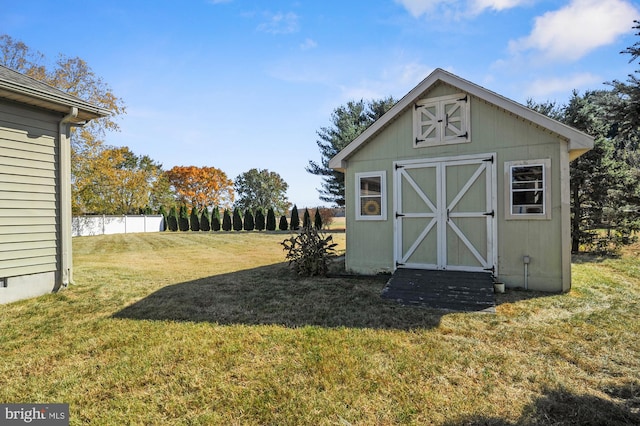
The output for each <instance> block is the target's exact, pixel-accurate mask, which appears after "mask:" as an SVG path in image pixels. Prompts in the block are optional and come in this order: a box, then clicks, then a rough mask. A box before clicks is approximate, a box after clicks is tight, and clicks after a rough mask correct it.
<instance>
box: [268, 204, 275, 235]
mask: <svg viewBox="0 0 640 426" xmlns="http://www.w3.org/2000/svg"><path fill="white" fill-rule="evenodd" d="M275 230H276V214H275V212H274V211H273V207H269V210H268V211H267V231H275Z"/></svg>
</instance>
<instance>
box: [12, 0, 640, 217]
mask: <svg viewBox="0 0 640 426" xmlns="http://www.w3.org/2000/svg"><path fill="white" fill-rule="evenodd" d="M0 10H1V12H0V33H5V34H9V35H10V36H12V37H14V38H15V39H18V40H22V41H24V42H25V43H26V44H27V45H28V46H30V47H31V48H32V49H35V50H39V51H40V52H42V53H43V54H45V55H46V56H47V58H48V59H49V60H51V61H53V60H55V58H56V56H57V55H58V54H59V53H62V54H64V55H66V56H70V57H75V56H79V57H81V58H83V59H85V60H86V61H87V62H88V63H89V65H90V66H91V67H92V68H93V70H94V71H95V72H96V74H97V75H99V76H101V77H102V78H103V79H104V80H105V81H106V82H107V83H108V84H109V85H110V86H111V87H112V89H113V90H114V92H115V93H116V95H118V96H119V97H121V98H123V99H124V102H125V104H126V106H127V114H126V115H124V116H122V117H121V118H120V119H119V124H120V126H121V132H119V133H111V134H108V135H107V137H106V140H105V142H106V143H107V144H110V145H115V146H128V147H129V148H131V149H132V150H133V151H134V152H135V153H136V154H146V155H149V156H150V157H151V158H153V159H154V160H156V161H158V162H160V163H162V164H163V167H164V168H165V169H169V168H171V167H173V166H175V165H185V166H186V165H195V166H213V167H217V168H219V169H222V170H223V171H224V172H225V173H226V174H227V175H228V176H229V177H230V178H232V179H233V178H235V177H236V176H238V175H239V174H240V173H242V172H245V171H247V170H249V169H251V168H260V169H269V170H271V171H275V172H277V173H279V174H280V175H281V176H282V177H283V178H284V179H285V181H286V182H287V183H288V184H289V191H288V197H289V200H290V201H291V202H293V203H296V204H297V205H298V206H299V207H300V206H310V207H311V206H315V205H318V204H322V203H321V202H320V201H319V199H318V192H317V190H316V188H319V187H320V184H321V180H320V178H319V177H316V176H313V175H310V174H309V173H307V172H306V171H305V166H306V165H307V163H308V161H309V160H316V161H317V160H319V159H320V154H319V151H318V148H317V145H316V140H317V135H316V131H317V130H319V129H320V128H321V127H325V126H328V125H330V120H331V112H332V111H333V110H334V109H335V108H336V107H338V106H340V105H343V104H345V103H346V102H347V101H349V100H359V99H378V98H382V97H385V96H388V95H392V96H394V97H395V98H398V99H399V98H401V97H402V96H404V95H405V94H406V93H407V92H408V91H409V90H411V89H412V88H413V87H414V86H415V85H417V84H418V83H419V82H420V81H421V80H422V79H423V78H425V77H426V76H427V75H428V74H429V73H430V72H431V71H433V69H434V68H436V67H439V68H443V69H446V70H448V71H450V72H453V73H454V74H457V75H459V76H460V77H463V78H465V79H467V80H470V81H472V82H474V83H477V84H479V85H481V86H483V87H486V88H487V89H490V90H493V91H495V92H497V93H499V94H501V95H503V96H506V97H508V98H511V99H513V100H515V101H518V102H521V103H524V102H526V100H527V99H528V98H532V99H534V100H536V101H546V100H554V101H557V102H559V103H560V104H562V103H564V102H566V100H567V99H568V98H569V96H570V95H571V92H572V91H573V90H574V89H577V90H579V91H581V92H584V91H585V90H590V89H600V88H603V87H605V86H604V85H603V82H605V81H611V80H613V79H618V80H624V79H626V76H627V75H628V74H629V73H632V72H633V71H634V70H635V69H636V68H637V67H636V66H635V65H634V64H629V63H628V59H629V57H628V56H625V55H621V54H619V52H620V51H621V50H623V49H625V48H626V47H628V46H630V45H632V44H633V43H635V42H636V41H638V38H637V37H635V36H634V31H633V30H632V26H633V20H634V19H640V4H638V3H637V2H632V1H629V0H570V1H565V0H546V1H545V0H369V1H364V0H352V1H348V0H340V1H338V0H322V1H321V0H316V1H311V0H307V1H304V0H301V1H280V0H272V1H258V0H180V1H178V0H171V1H170V0H154V1H142V0H138V1H136V0H127V1H124V0H111V1H104V0H103V1H97V0H78V1H77V0H57V1H49V0H22V1H15V0H0Z"/></svg>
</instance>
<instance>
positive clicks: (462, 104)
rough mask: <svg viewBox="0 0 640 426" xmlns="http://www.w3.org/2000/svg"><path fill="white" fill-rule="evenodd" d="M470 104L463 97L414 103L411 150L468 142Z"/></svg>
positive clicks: (431, 99) (445, 97)
mask: <svg viewBox="0 0 640 426" xmlns="http://www.w3.org/2000/svg"><path fill="white" fill-rule="evenodd" d="M470 112H471V111H470V100H469V96H468V95H467V94H465V93H460V94H457V95H451V96H440V97H437V98H428V99H422V100H420V101H418V102H416V104H415V106H414V114H413V136H414V139H413V140H414V142H413V146H414V148H422V147H426V146H434V145H447V144H456V143H467V142H471V129H470V121H471V120H470Z"/></svg>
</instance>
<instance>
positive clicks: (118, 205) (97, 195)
mask: <svg viewBox="0 0 640 426" xmlns="http://www.w3.org/2000/svg"><path fill="white" fill-rule="evenodd" d="M161 175H162V166H161V165H160V164H158V163H156V162H154V161H153V160H152V159H151V158H150V157H148V156H146V155H144V156H138V155H136V154H134V153H133V152H132V151H131V150H129V148H127V147H122V148H104V149H102V150H101V151H100V152H99V153H98V154H96V155H95V156H93V157H92V158H91V159H85V160H84V163H83V167H82V169H78V170H76V174H75V176H74V183H73V185H74V188H75V190H74V191H73V193H72V207H73V212H74V213H75V214H135V213H138V212H139V211H140V209H141V208H144V207H146V206H149V205H151V204H152V203H153V200H152V194H153V193H154V186H155V185H156V182H157V181H158V179H159V178H160V176H161Z"/></svg>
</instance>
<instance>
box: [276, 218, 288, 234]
mask: <svg viewBox="0 0 640 426" xmlns="http://www.w3.org/2000/svg"><path fill="white" fill-rule="evenodd" d="M278 229H279V230H281V231H286V230H287V229H289V224H288V223H287V217H286V216H284V215H282V216H280V223H279V224H278Z"/></svg>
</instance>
